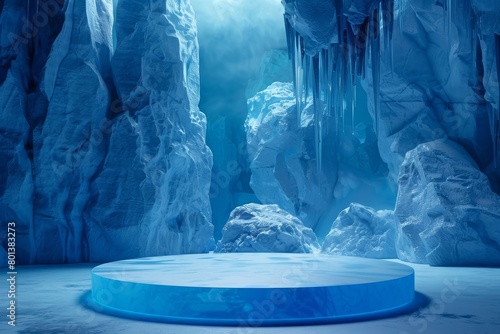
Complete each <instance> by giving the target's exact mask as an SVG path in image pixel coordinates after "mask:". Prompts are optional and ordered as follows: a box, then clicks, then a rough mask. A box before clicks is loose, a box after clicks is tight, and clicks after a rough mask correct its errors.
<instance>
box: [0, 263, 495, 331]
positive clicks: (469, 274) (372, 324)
mask: <svg viewBox="0 0 500 334" xmlns="http://www.w3.org/2000/svg"><path fill="white" fill-rule="evenodd" d="M395 262H399V261H395ZM410 266H411V267H412V268H414V270H415V289H416V291H418V292H420V293H421V294H423V295H425V296H427V297H428V298H429V303H428V304H427V305H426V306H424V307H423V308H421V309H420V310H418V311H415V312H413V313H411V314H406V315H400V316H397V317H392V318H387V319H379V320H372V321H365V322H354V323H342V324H334V325H321V326H295V327H288V328H286V329H285V330H284V329H283V328H279V327H255V328H251V327H217V326H187V325H170V324H164V323H154V322H144V321H137V320H129V319H124V318H119V317H113V316H109V315H106V314H101V313H95V312H93V311H91V310H89V309H88V308H87V307H86V306H85V305H84V303H83V301H85V300H86V298H85V296H87V297H88V295H89V291H90V288H91V271H92V268H93V267H95V265H92V264H79V265H52V266H41V265H37V266H30V267H19V268H17V269H18V276H17V295H16V305H17V318H16V320H17V321H16V323H17V326H16V327H15V328H13V327H10V326H8V325H7V320H6V319H7V318H6V317H5V316H2V317H1V318H3V320H2V322H1V324H0V333H23V334H28V333H30V334H35V333H36V334H45V333H47V334H48V333H50V334H55V333H71V334H92V333H113V334H114V333H138V334H146V333H147V334H152V333H168V334H185V333H195V334H205V333H207V334H208V333H210V334H212V333H213V334H222V333H224V334H229V333H238V334H239V333H241V334H250V333H251V334H254V333H255V334H278V333H283V332H284V331H285V332H286V333H287V334H299V333H315V334H316V333H318V334H327V333H328V334H330V333H336V334H337V333H340V334H342V333H376V334H379V333H380V334H382V333H383V334H387V333H389V334H390V333H396V334H410V333H411V334H412V333H436V334H438V333H439V334H441V333H454V334H455V333H464V334H465V333H471V334H481V333H488V334H498V333H500V268H435V267H429V266H426V265H413V264H412V265H410ZM220 275H224V273H220ZM3 277H5V274H4V276H3ZM0 289H3V290H4V291H5V293H0V305H1V308H2V309H4V310H5V308H4V305H6V301H7V293H6V292H7V283H6V280H5V279H2V284H1V285H0ZM4 312H6V311H4Z"/></svg>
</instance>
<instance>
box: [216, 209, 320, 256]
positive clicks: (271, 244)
mask: <svg viewBox="0 0 500 334" xmlns="http://www.w3.org/2000/svg"><path fill="white" fill-rule="evenodd" d="M319 248H320V246H319V244H318V241H317V240H316V235H315V234H314V232H313V231H312V230H311V229H310V228H308V227H305V226H304V225H303V224H302V222H301V221H300V219H298V218H297V217H294V216H292V215H291V214H289V213H288V212H286V211H285V210H282V209H280V208H279V207H278V206H277V205H273V204H270V205H261V204H254V203H250V204H245V205H242V206H239V207H237V208H236V209H234V210H233V211H232V212H231V215H230V216H229V220H228V222H227V224H226V225H225V226H224V229H223V230H222V238H221V240H220V241H219V242H218V243H217V247H216V249H215V252H217V253H234V252H278V253H314V252H316V251H318V250H319Z"/></svg>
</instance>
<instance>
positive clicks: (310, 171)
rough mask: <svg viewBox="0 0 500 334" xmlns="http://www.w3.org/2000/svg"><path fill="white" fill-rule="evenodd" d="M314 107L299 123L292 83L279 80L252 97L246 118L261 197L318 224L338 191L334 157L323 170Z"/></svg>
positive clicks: (254, 184)
mask: <svg viewBox="0 0 500 334" xmlns="http://www.w3.org/2000/svg"><path fill="white" fill-rule="evenodd" d="M311 121H312V108H309V109H306V111H304V113H303V114H302V118H301V122H300V125H298V124H297V112H296V106H295V98H294V95H293V86H292V84H290V83H279V82H275V83H273V84H272V85H270V86H269V87H268V88H267V89H266V90H264V91H262V92H259V93H257V95H256V96H254V97H253V98H251V99H249V100H248V117H247V120H246V122H245V128H246V131H247V147H248V156H249V159H250V162H251V163H250V168H251V170H252V177H251V181H250V186H251V187H252V189H253V190H254V191H255V195H256V196H257V197H258V198H259V200H260V201H262V203H266V204H272V203H274V204H278V205H279V206H280V207H281V208H282V209H284V210H286V211H288V212H291V213H292V214H294V215H297V216H298V217H299V218H300V219H301V220H302V221H303V222H304V224H305V225H306V226H309V227H314V226H315V225H316V223H317V222H318V220H319V218H320V217H321V215H322V214H323V212H324V210H325V209H326V207H327V204H328V201H329V200H330V199H331V197H332V195H333V188H332V186H333V185H334V184H335V179H334V175H335V168H336V167H335V166H336V165H335V162H334V161H332V160H330V162H331V166H330V168H329V169H327V170H326V171H328V173H318V171H317V165H316V161H315V149H314V124H313V123H312V122H311Z"/></svg>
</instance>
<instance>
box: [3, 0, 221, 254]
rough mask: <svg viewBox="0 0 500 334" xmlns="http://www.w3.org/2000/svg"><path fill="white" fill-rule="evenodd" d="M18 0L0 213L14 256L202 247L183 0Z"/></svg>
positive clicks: (201, 167) (204, 188) (193, 53)
mask: <svg viewBox="0 0 500 334" xmlns="http://www.w3.org/2000/svg"><path fill="white" fill-rule="evenodd" d="M27 4H29V6H30V7H29V8H27V6H26V5H19V4H17V3H16V2H14V1H7V2H6V3H5V4H4V5H3V7H2V8H1V9H2V12H1V14H2V21H1V22H2V30H1V33H2V44H1V46H2V50H1V51H2V52H1V55H2V63H1V67H2V70H1V71H0V73H1V74H2V77H1V78H2V80H3V82H2V86H1V90H0V101H1V103H2V114H1V117H2V122H1V124H0V126H1V127H2V131H1V138H2V141H1V142H0V143H1V149H0V152H2V155H3V156H4V157H5V161H7V162H8V163H7V164H5V165H3V167H2V169H1V175H2V191H1V193H0V200H1V203H2V204H1V205H2V211H1V213H0V215H1V221H2V224H5V223H6V222H7V221H10V220H12V221H15V222H16V223H17V224H18V226H19V229H18V248H19V249H20V252H21V254H20V256H19V260H20V262H24V263H47V262H48V263H54V262H78V261H108V260H113V259H118V258H125V257H134V256H146V255H158V254H177V253H193V252H205V251H208V250H210V249H212V248H213V246H214V240H213V226H212V224H211V210H210V203H209V198H208V189H209V186H210V170H211V164H212V161H211V153H210V150H209V149H208V148H207V146H206V145H205V141H204V138H205V125H206V121H205V117H204V115H203V114H202V113H201V112H200V111H199V109H198V102H199V73H198V44H197V35H196V34H197V30H196V23H195V20H194V15H193V11H192V8H191V6H190V4H189V2H188V1H173V0H172V1H170V0H169V1H156V0H154V1H150V2H148V3H144V2H143V1H138V0H137V1H135V0H121V1H120V2H119V3H118V6H117V11H116V13H114V12H113V4H112V1H111V0H86V1H75V0H70V1H67V2H64V3H63V1H57V0H52V1H50V0H49V1H37V2H35V1H32V2H28V3H27ZM26 17H27V18H28V19H27V20H26ZM16 18H17V19H18V20H16ZM23 18H25V20H23ZM44 18H45V19H46V20H45V19H44ZM16 22H28V23H31V24H32V25H33V26H34V27H35V28H37V30H36V31H33V32H31V33H26V32H23V31H21V30H20V28H23V27H22V26H21V27H20V25H19V23H16ZM113 24H115V28H116V45H114V44H113V37H112V34H113ZM12 34H14V35H17V36H18V38H17V39H14V40H13V39H12V38H10V37H9V36H13V35H12ZM23 38H24V39H23ZM19 41H21V42H19ZM16 43H17V44H16ZM49 50H50V53H49ZM114 51H115V52H114ZM113 52H114V54H113ZM47 54H48V57H47ZM42 68H43V70H42Z"/></svg>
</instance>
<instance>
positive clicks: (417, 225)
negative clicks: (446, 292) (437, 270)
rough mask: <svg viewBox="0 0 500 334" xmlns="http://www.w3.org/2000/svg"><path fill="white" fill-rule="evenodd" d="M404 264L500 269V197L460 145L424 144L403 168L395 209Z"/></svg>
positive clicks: (441, 141) (399, 252)
mask: <svg viewBox="0 0 500 334" xmlns="http://www.w3.org/2000/svg"><path fill="white" fill-rule="evenodd" d="M395 214H396V216H397V217H398V218H399V220H400V226H399V228H398V232H397V233H398V235H397V250H398V256H399V258H400V259H402V260H405V261H411V262H419V263H429V264H431V265H446V266H449V265H499V264H500V196H498V195H497V194H495V193H493V192H492V191H491V187H490V184H489V182H488V178H487V177H486V176H485V175H484V174H483V173H481V172H480V171H479V169H478V166H477V164H476V163H475V162H474V160H473V159H472V158H471V157H470V156H469V155H468V153H467V152H466V151H465V150H464V149H463V148H462V147H460V146H459V145H457V144H455V143H454V142H452V141H450V140H437V141H433V142H429V143H426V144H421V145H419V146H417V147H416V148H415V149H413V150H411V151H410V152H408V154H407V155H406V159H405V161H404V163H403V165H402V166H401V173H400V176H399V194H398V200H397V204H396V210H395Z"/></svg>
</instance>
